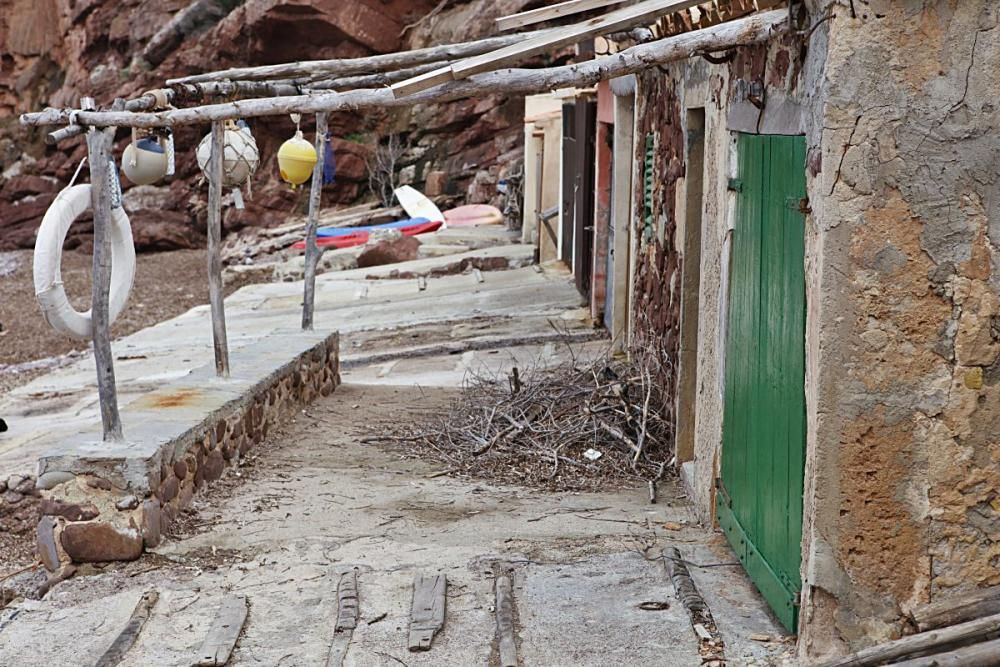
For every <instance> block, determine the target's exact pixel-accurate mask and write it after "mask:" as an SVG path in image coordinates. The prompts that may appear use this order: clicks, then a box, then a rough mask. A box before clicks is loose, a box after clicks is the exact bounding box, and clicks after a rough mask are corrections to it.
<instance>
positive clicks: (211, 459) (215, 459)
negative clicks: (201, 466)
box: [205, 449, 226, 482]
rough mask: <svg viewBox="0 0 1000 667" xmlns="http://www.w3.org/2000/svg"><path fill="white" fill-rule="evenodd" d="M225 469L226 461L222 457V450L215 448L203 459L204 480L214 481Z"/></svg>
mask: <svg viewBox="0 0 1000 667" xmlns="http://www.w3.org/2000/svg"><path fill="white" fill-rule="evenodd" d="M225 469H226V462H225V460H223V458H222V452H221V451H219V450H218V449H217V450H215V451H214V452H212V453H211V454H209V455H208V458H207V459H205V481H206V482H214V481H215V480H217V479H219V478H220V477H222V472H223V471H224V470H225Z"/></svg>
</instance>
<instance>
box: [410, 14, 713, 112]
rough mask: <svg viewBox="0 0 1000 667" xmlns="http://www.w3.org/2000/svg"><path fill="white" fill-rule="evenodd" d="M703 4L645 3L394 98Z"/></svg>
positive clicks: (425, 79)
mask: <svg viewBox="0 0 1000 667" xmlns="http://www.w3.org/2000/svg"><path fill="white" fill-rule="evenodd" d="M701 1H702V0H646V1H645V2H641V3H639V4H637V5H632V6H629V7H624V8H622V9H618V10H615V11H613V12H610V13H608V14H606V15H605V16H602V17H599V18H596V19H591V20H589V21H584V22H582V23H577V24H574V25H571V26H567V27H565V28H561V29H558V30H553V31H552V32H551V33H548V34H545V35H539V36H538V37H534V38H532V39H528V40H525V41H522V42H520V43H517V44H511V45H510V46H505V47H503V48H500V49H497V50H496V51H491V52H489V53H485V54H483V55H480V56H473V57H471V58H467V59H465V60H462V61H460V62H458V63H455V64H454V65H452V66H450V67H442V68H441V69H437V70H433V71H431V72H428V73H427V74H422V75H420V76H417V77H413V78H412V79H407V80H406V81H401V82H399V83H397V84H393V86H392V87H391V89H392V92H393V95H395V96H396V97H403V96H406V95H412V94H414V93H418V92H420V91H422V90H427V89H428V88H433V87H434V86H437V85H439V84H442V83H447V82H448V81H452V80H455V79H465V78H467V77H470V76H472V75H473V74H479V73H481V72H487V71H490V70H497V69H500V68H502V67H508V66H510V65H514V64H516V63H519V62H521V61H523V60H525V59H527V58H530V57H531V56H535V55H538V54H541V53H545V52H549V51H551V50H552V49H555V48H558V47H560V46H566V45H569V44H576V43H577V42H581V41H583V40H585V39H587V38H588V37H594V36H595V35H601V34H607V33H612V32H618V31H620V30H628V29H629V28H634V27H636V26H640V25H645V24H647V23H650V22H653V21H655V20H656V19H658V18H659V17H661V16H663V15H664V14H668V13H671V12H676V11H680V10H682V9H688V8H690V7H693V6H695V5H697V4H698V3H699V2H701Z"/></svg>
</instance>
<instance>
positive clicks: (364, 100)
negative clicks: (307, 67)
mask: <svg viewBox="0 0 1000 667" xmlns="http://www.w3.org/2000/svg"><path fill="white" fill-rule="evenodd" d="M787 20H788V12H787V11H784V10H780V9H778V10H773V11H769V12H764V13H761V14H754V15H752V16H748V17H745V18H742V19H737V20H735V21H730V22H729V23H723V24H720V25H717V26H713V27H711V28H706V29H704V30H697V31H694V32H689V33H684V34H682V35H676V36H674V37H670V38H668V39H661V40H657V41H655V42H649V43H647V44H640V45H638V46H633V47H631V48H629V49H626V50H624V51H621V52H619V53H616V54H614V55H611V56H604V57H601V58H596V59H594V60H588V61H586V62H582V63H577V64H574V65H564V66H561V67H549V68H543V69H535V70H531V69H514V70H502V71H498V72H488V73H485V74H481V75H478V76H474V77H472V78H470V79H467V80H464V81H455V82H452V83H449V84H446V85H444V86H441V87H439V88H436V89H434V90H428V91H423V92H421V93H418V94H417V95H412V96H410V97H405V98H396V97H395V96H394V95H393V94H392V92H391V91H390V90H389V89H386V88H383V89H380V90H370V89H361V90H352V91H347V92H343V93H321V94H315V95H297V96H293V97H276V98H271V99H256V100H243V101H238V102H228V103H225V104H211V105H206V106H201V107H192V108H189V109H176V110H171V111H163V112H144V113H129V112H114V111H103V112H95V111H79V110H74V109H46V110H44V111H40V112H36V113H26V114H22V115H21V123H22V124H24V125H63V124H66V123H67V122H68V121H69V119H70V116H71V115H72V114H76V119H77V122H78V123H80V124H82V125H98V126H111V125H114V126H118V127H173V126H179V125H191V124H206V123H210V122H213V121H219V120H235V119H238V118H255V117H260V116H275V115H284V114H289V113H303V114H305V113H318V112H320V111H338V110H358V109H367V108H374V107H406V106H412V105H415V104H423V103H439V102H451V101H453V100H458V99H464V98H467V97H475V96H479V95H487V94H496V93H504V94H514V95H529V94H535V93H541V92H546V91H550V90H555V89H557V88H568V87H571V86H579V87H583V86H591V85H594V84H596V83H598V82H599V81H603V80H605V79H614V78H618V77H621V76H625V75H628V74H635V73H638V72H641V71H643V70H646V69H649V68H651V67H656V66H658V65H665V64H667V63H670V62H675V61H678V60H684V59H686V58H688V57H690V56H691V54H693V53H697V52H700V51H719V50H722V49H728V48H732V47H734V46H740V45H745V44H757V43H760V42H763V41H767V40H768V39H770V38H771V37H773V36H774V35H775V34H776V33H778V32H782V31H784V30H786V29H787Z"/></svg>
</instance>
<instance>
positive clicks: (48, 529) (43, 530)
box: [35, 516, 68, 572]
mask: <svg viewBox="0 0 1000 667" xmlns="http://www.w3.org/2000/svg"><path fill="white" fill-rule="evenodd" d="M58 525H59V524H58V522H57V521H56V520H55V519H53V518H52V517H50V516H43V517H42V518H41V520H40V521H39V522H38V530H37V531H36V540H35V548H36V551H37V552H38V558H39V560H41V561H42V563H43V564H44V565H45V568H46V569H47V570H48V571H49V572H55V571H56V570H58V569H59V568H60V567H61V565H62V559H63V557H65V553H60V549H59V540H58V537H57V535H56V528H57V527H58ZM66 560H68V558H67V559H66Z"/></svg>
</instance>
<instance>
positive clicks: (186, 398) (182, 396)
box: [139, 389, 202, 409]
mask: <svg viewBox="0 0 1000 667" xmlns="http://www.w3.org/2000/svg"><path fill="white" fill-rule="evenodd" d="M201 395H202V392H201V390H200V389H179V390H177V391H172V392H168V393H164V394H153V395H151V396H144V397H143V398H141V399H139V405H140V406H141V407H143V408H154V409H156V408H183V407H187V406H189V405H195V404H196V403H197V401H198V399H199V398H200V397H201Z"/></svg>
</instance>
